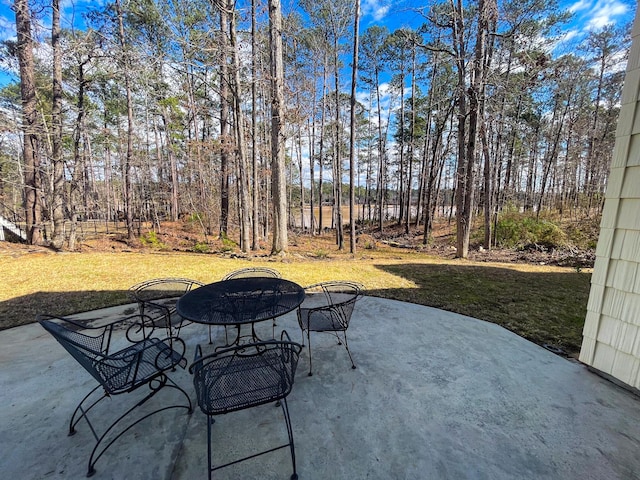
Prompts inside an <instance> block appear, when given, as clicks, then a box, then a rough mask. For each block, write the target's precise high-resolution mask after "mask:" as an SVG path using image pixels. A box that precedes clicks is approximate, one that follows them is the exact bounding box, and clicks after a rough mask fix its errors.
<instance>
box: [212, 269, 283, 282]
mask: <svg viewBox="0 0 640 480" xmlns="http://www.w3.org/2000/svg"><path fill="white" fill-rule="evenodd" d="M253 277H270V278H282V275H280V272H278V271H277V270H275V269H273V268H269V267H247V268H241V269H239V270H234V271H233V272H229V273H227V274H226V275H225V276H224V277H222V280H231V279H232V278H253Z"/></svg>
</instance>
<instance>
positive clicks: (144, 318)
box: [37, 314, 156, 356]
mask: <svg viewBox="0 0 640 480" xmlns="http://www.w3.org/2000/svg"><path fill="white" fill-rule="evenodd" d="M37 319H38V321H40V320H54V321H55V322H56V323H60V324H61V325H63V326H64V327H65V328H67V329H69V330H73V331H75V332H76V333H77V334H79V335H83V336H85V337H91V338H93V339H100V344H101V345H100V352H101V353H102V354H103V355H107V356H108V355H109V349H110V346H111V337H112V335H113V332H114V330H120V328H118V327H120V326H124V325H126V332H125V334H126V338H127V340H128V341H129V342H131V343H136V342H138V341H140V340H144V339H147V338H149V337H150V336H151V335H152V334H153V331H154V330H155V328H156V325H155V323H154V321H153V319H152V318H151V317H149V316H148V315H141V314H136V315H130V316H127V317H123V318H118V319H116V320H113V321H111V322H108V323H104V324H102V325H97V326H96V325H87V324H86V323H83V322H79V321H77V320H71V319H69V318H66V317H59V316H56V315H48V314H42V315H38V317H37ZM81 330H82V331H83V332H82V333H81V332H80V331H81Z"/></svg>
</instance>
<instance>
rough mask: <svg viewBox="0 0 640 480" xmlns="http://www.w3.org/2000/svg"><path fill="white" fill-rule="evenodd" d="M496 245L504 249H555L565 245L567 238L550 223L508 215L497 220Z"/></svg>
mask: <svg viewBox="0 0 640 480" xmlns="http://www.w3.org/2000/svg"><path fill="white" fill-rule="evenodd" d="M496 243H497V244H498V245H499V246H501V247H506V248H513V247H523V246H525V245H530V244H542V245H546V246H549V247H554V248H555V247H561V246H563V245H566V243H567V236H566V234H565V233H564V232H563V231H562V229H561V228H560V227H559V226H558V225H557V224H555V223H554V222H552V221H549V220H544V219H538V218H536V217H535V216H532V215H520V214H512V213H509V214H507V215H505V216H504V217H502V218H501V219H500V220H498V224H497V226H496Z"/></svg>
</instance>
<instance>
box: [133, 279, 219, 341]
mask: <svg viewBox="0 0 640 480" xmlns="http://www.w3.org/2000/svg"><path fill="white" fill-rule="evenodd" d="M203 285H204V283H202V282H198V281H197V280H191V279H189V278H154V279H151V280H145V281H144V282H140V283H137V284H135V285H133V286H132V287H130V288H129V295H130V297H131V299H132V300H133V301H135V302H136V303H137V304H138V308H139V309H140V313H141V314H142V315H147V316H149V317H151V318H153V319H154V320H155V321H156V324H157V323H158V322H157V320H158V319H163V320H162V321H163V322H164V325H165V326H166V328H167V334H168V335H169V336H176V337H179V336H180V329H181V328H182V327H183V326H185V325H188V324H190V323H191V322H188V321H186V320H184V319H183V318H182V317H181V316H180V315H178V313H177V312H176V303H177V302H178V299H179V298H180V297H181V296H182V295H184V294H185V293H187V292H189V291H191V290H193V289H194V288H198V287H201V286H203ZM209 343H211V327H209Z"/></svg>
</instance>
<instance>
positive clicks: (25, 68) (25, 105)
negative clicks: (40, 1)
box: [13, 0, 42, 245]
mask: <svg viewBox="0 0 640 480" xmlns="http://www.w3.org/2000/svg"><path fill="white" fill-rule="evenodd" d="M13 8H14V11H15V13H16V33H17V50H18V63H19V65H20V95H21V97H22V132H23V137H24V143H23V151H22V156H23V159H24V180H25V181H24V183H25V186H24V190H25V194H24V196H25V210H26V212H25V213H26V215H25V216H26V222H27V242H28V243H29V244H31V245H36V244H38V243H40V242H41V241H42V232H41V225H40V221H41V211H40V189H41V180H40V152H39V148H40V146H39V140H38V134H37V132H38V130H39V129H38V112H37V100H36V85H35V63H34V59H33V39H32V36H31V15H30V12H29V5H28V2H27V0H16V1H15V3H14V7H13Z"/></svg>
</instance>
